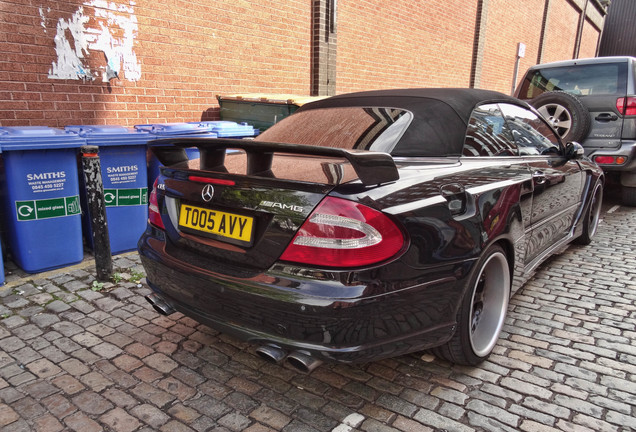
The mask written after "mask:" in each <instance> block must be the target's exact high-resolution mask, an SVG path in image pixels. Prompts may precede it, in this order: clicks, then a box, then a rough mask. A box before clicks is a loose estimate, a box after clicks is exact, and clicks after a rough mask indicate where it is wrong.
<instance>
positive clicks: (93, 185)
mask: <svg viewBox="0 0 636 432" xmlns="http://www.w3.org/2000/svg"><path fill="white" fill-rule="evenodd" d="M98 152H99V149H98V147H97V146H82V147H81V148H80V154H81V157H82V171H83V172H84V182H85V184H86V199H87V206H88V215H89V217H90V220H91V225H92V228H93V229H92V231H93V253H94V254H95V268H96V270H97V280H99V281H103V282H105V281H108V280H110V278H111V277H112V275H113V261H112V257H111V253H110V238H109V236H108V221H107V219H106V202H105V201H104V186H103V183H102V170H101V166H100V162H99V154H98Z"/></svg>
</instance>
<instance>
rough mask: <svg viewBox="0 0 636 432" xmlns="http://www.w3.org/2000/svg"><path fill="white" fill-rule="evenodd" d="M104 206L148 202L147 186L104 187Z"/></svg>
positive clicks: (133, 204) (144, 203)
mask: <svg viewBox="0 0 636 432" xmlns="http://www.w3.org/2000/svg"><path fill="white" fill-rule="evenodd" d="M104 202H105V203H106V207H120V206H135V205H147V204H148V188H145V187H144V188H135V189H104Z"/></svg>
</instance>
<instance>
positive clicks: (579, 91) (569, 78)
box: [519, 63, 627, 99]
mask: <svg viewBox="0 0 636 432" xmlns="http://www.w3.org/2000/svg"><path fill="white" fill-rule="evenodd" d="M626 75H627V63H603V64H589V65H575V66H564V67H549V68H544V69H539V70H535V71H531V72H530V73H529V74H528V75H527V76H526V78H525V79H524V81H523V83H522V85H521V90H520V92H519V97H520V98H522V99H532V98H535V97H537V96H539V95H540V94H541V93H544V92H546V91H556V90H559V91H564V92H567V93H570V94H573V95H575V96H598V95H621V94H623V95H624V94H625V93H626V91H627V78H626Z"/></svg>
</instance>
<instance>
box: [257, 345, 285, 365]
mask: <svg viewBox="0 0 636 432" xmlns="http://www.w3.org/2000/svg"><path fill="white" fill-rule="evenodd" d="M256 354H258V355H259V356H260V357H261V358H262V359H264V360H267V361H268V362H270V363H280V362H282V361H283V360H285V357H287V352H285V351H284V350H283V349H281V348H279V347H277V346H275V345H262V346H259V347H258V348H256Z"/></svg>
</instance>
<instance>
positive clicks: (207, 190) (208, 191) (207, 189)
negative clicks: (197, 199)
mask: <svg viewBox="0 0 636 432" xmlns="http://www.w3.org/2000/svg"><path fill="white" fill-rule="evenodd" d="M213 196H214V188H213V187H212V185H209V184H208V185H205V186H204V187H203V190H202V191H201V198H203V201H205V202H210V200H211V199H212V197H213Z"/></svg>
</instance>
